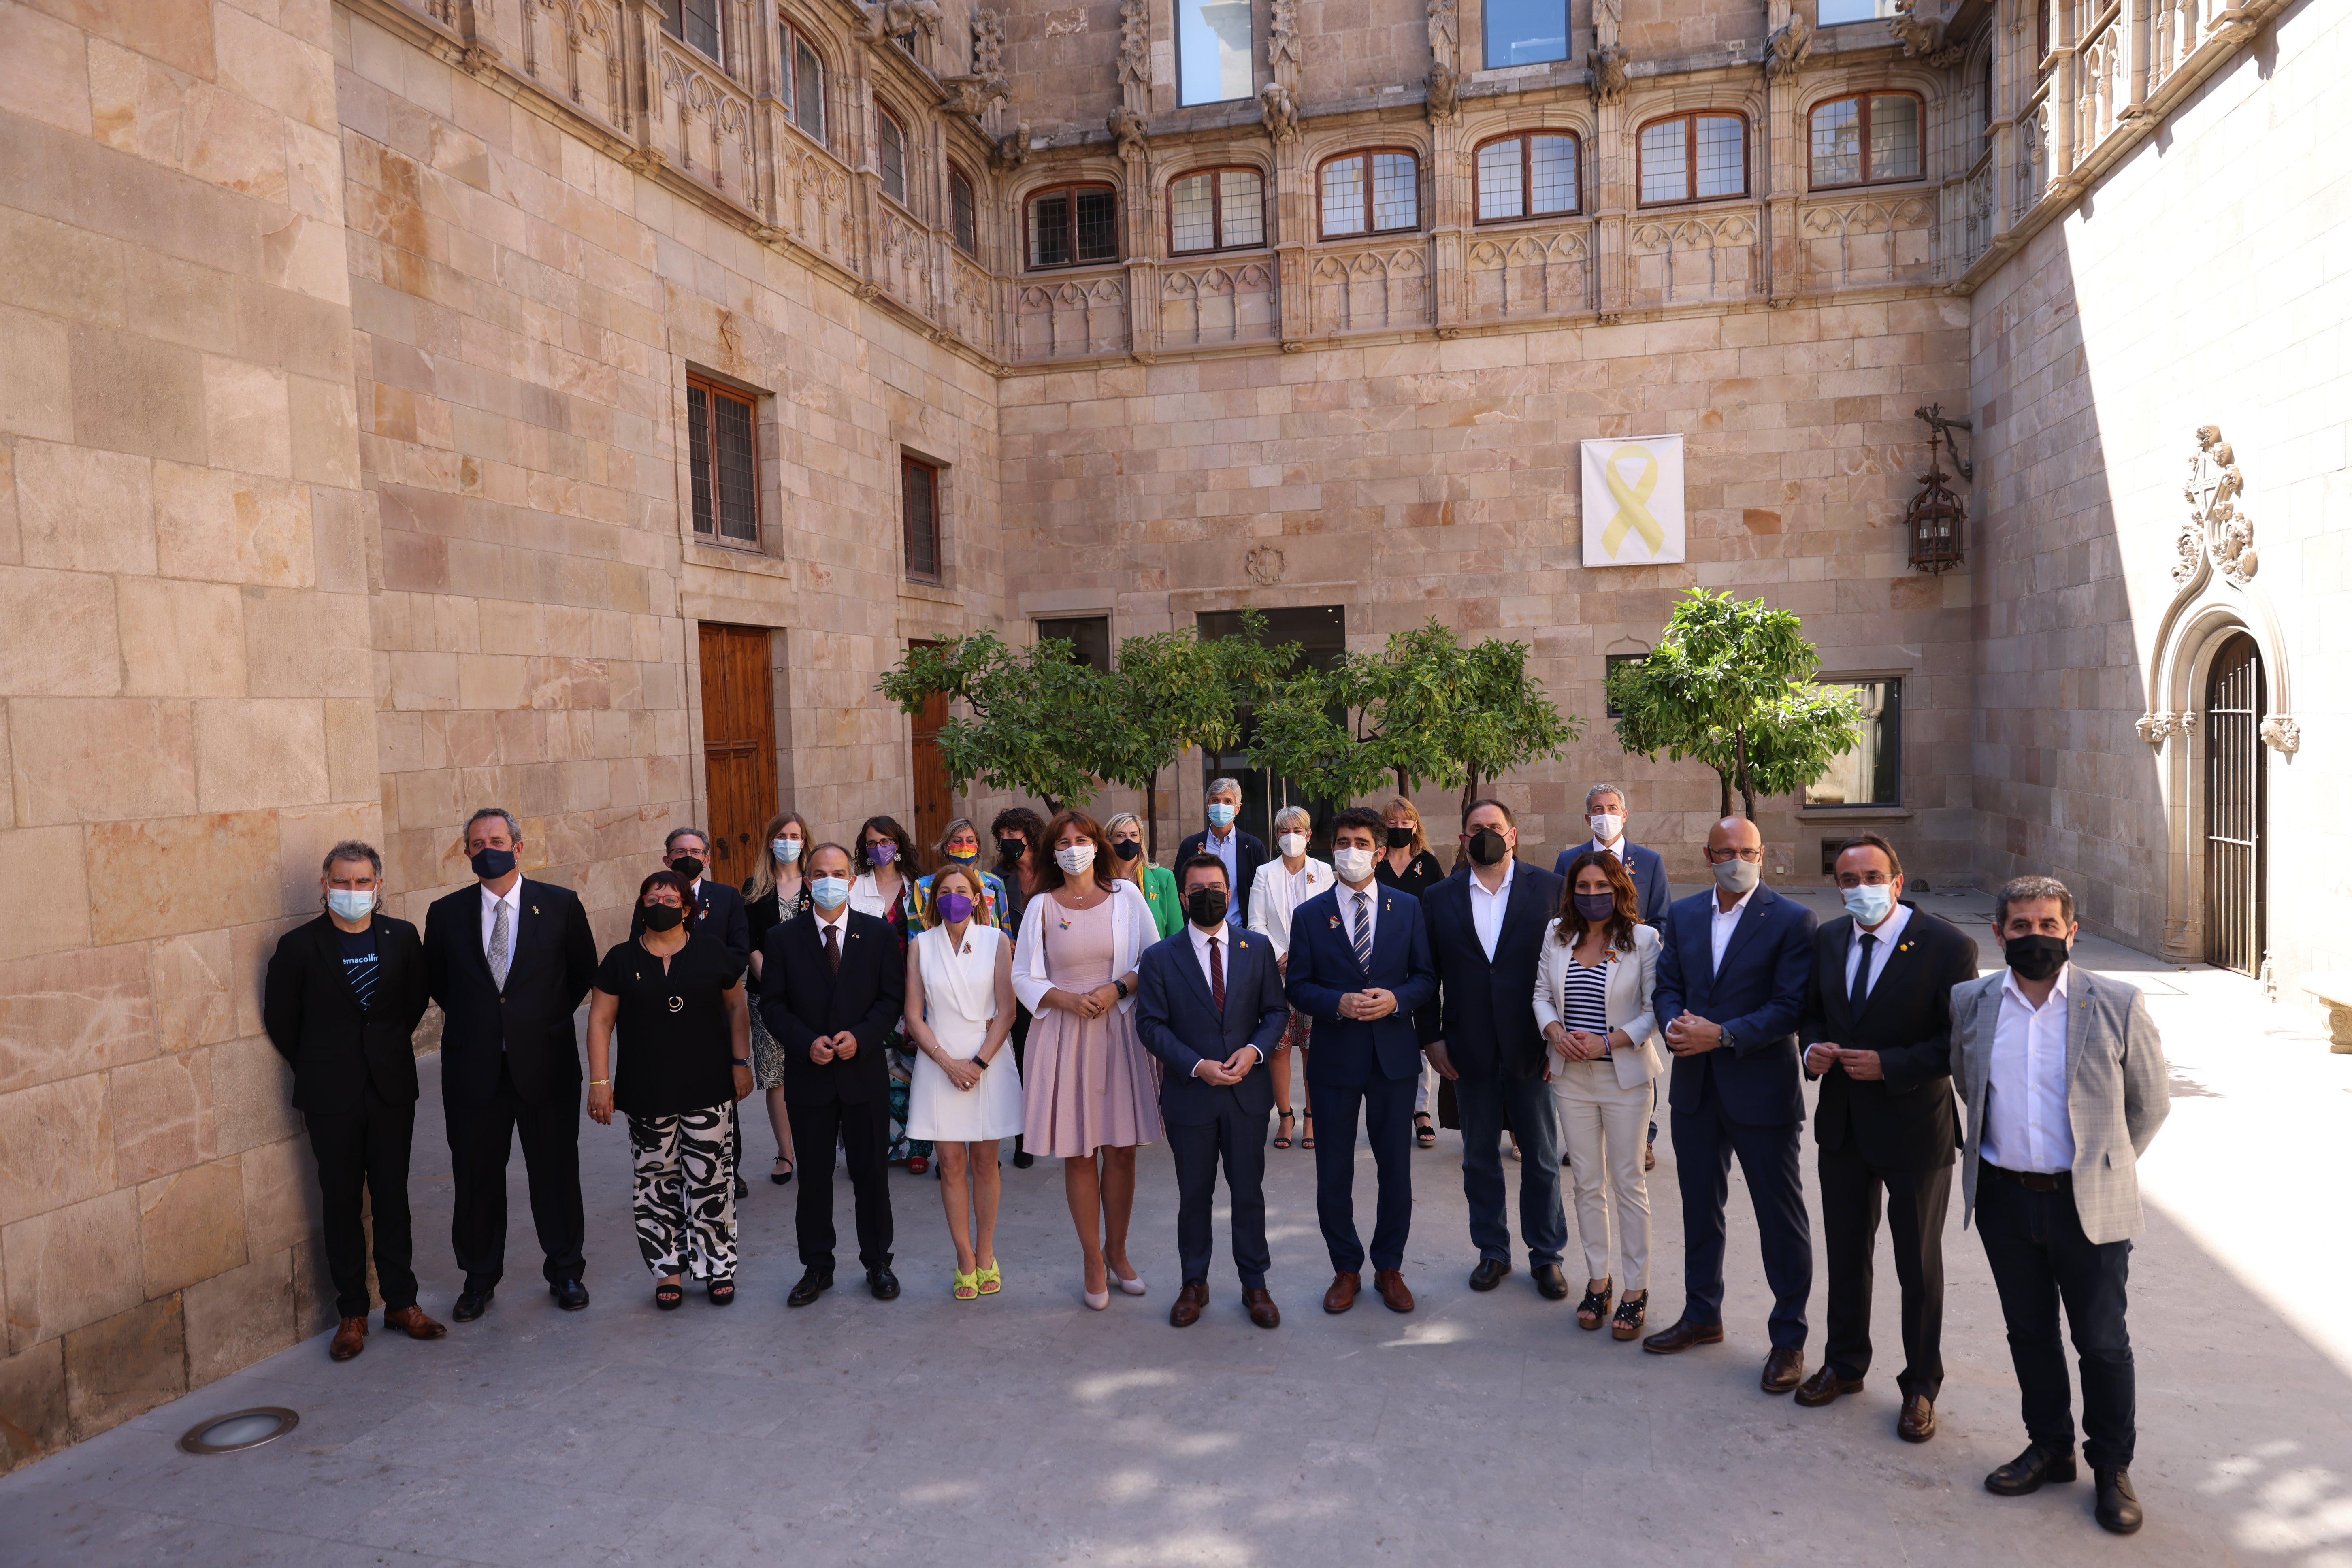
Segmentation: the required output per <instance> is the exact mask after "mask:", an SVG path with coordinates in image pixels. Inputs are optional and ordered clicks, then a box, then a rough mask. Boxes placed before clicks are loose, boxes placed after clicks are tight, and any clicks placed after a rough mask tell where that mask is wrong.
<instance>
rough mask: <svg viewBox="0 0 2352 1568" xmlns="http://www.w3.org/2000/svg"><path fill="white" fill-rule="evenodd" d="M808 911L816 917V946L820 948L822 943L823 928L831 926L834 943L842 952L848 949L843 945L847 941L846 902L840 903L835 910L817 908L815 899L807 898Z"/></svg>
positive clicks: (847, 909) (847, 908)
mask: <svg viewBox="0 0 2352 1568" xmlns="http://www.w3.org/2000/svg"><path fill="white" fill-rule="evenodd" d="M809 913H811V914H813V915H814V916H815V917H816V944H817V946H819V947H820V948H822V947H823V946H824V928H825V927H827V926H833V927H835V931H834V936H833V941H834V945H835V947H838V948H840V949H841V951H842V952H848V951H849V950H848V948H847V947H846V946H845V943H846V942H848V941H849V906H848V905H847V904H844V905H842V906H841V908H839V909H837V910H821V909H818V908H817V907H816V900H814V899H812V900H809Z"/></svg>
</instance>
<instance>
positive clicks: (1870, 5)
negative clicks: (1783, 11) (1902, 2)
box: [1816, 0, 1895, 27]
mask: <svg viewBox="0 0 2352 1568" xmlns="http://www.w3.org/2000/svg"><path fill="white" fill-rule="evenodd" d="M1818 3H1819V5H1820V7H1821V10H1820V15H1819V16H1818V17H1817V18H1816V22H1817V25H1819V26H1823V27H1834V26H1837V25H1838V24H1839V23H1841V22H1868V21H1873V20H1874V19H1876V18H1878V17H1882V16H1893V15H1895V0H1818Z"/></svg>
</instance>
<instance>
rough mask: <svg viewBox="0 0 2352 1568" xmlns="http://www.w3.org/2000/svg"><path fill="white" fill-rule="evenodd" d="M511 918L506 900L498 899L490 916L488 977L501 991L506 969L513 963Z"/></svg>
mask: <svg viewBox="0 0 2352 1568" xmlns="http://www.w3.org/2000/svg"><path fill="white" fill-rule="evenodd" d="M512 918H513V917H511V916H510V915H509V913H508V912H507V902H506V900H504V899H500V900H499V902H498V905H497V909H496V910H495V912H494V913H492V915H491V916H490V978H491V979H492V980H495V981H497V982H498V986H499V990H501V991H503V990H505V989H506V988H507V970H508V968H509V966H511V965H512V964H513V963H514V930H513V928H512V926H511V925H510V924H509V921H510V920H511V919H512Z"/></svg>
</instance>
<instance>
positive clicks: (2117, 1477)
mask: <svg viewBox="0 0 2352 1568" xmlns="http://www.w3.org/2000/svg"><path fill="white" fill-rule="evenodd" d="M2091 1478H2092V1479H2094V1480H2095V1481H2097V1482H2098V1484H2099V1506H2098V1518H2099V1528H2100V1529H2102V1530H2105V1531H2113V1532H2114V1533H2116V1534H2117V1535H2129V1534H2130V1533H2131V1532H2132V1531H2135V1530H2137V1529H2138V1528H2139V1527H2140V1523H2141V1521H2142V1519H2143V1517H2144V1516H2143V1515H2142V1514H2141V1513H2140V1509H2139V1494H2138V1493H2137V1492H2135V1491H2133V1490H2132V1484H2131V1472H2130V1471H2129V1470H2093V1471H2092V1472H2091Z"/></svg>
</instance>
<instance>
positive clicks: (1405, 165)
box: [1323, 152, 1421, 239]
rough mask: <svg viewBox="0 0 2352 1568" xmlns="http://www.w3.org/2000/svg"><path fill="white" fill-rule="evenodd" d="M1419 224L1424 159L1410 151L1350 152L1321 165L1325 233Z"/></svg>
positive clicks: (1365, 231) (1332, 236)
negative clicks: (1421, 159)
mask: <svg viewBox="0 0 2352 1568" xmlns="http://www.w3.org/2000/svg"><path fill="white" fill-rule="evenodd" d="M1420 226H1421V161H1420V160H1419V159H1418V158H1415V157H1414V156H1413V155H1412V153H1398V152H1385V153H1348V154H1347V155H1346V156H1345V157H1339V158H1334V159H1332V160H1331V161H1330V162H1329V163H1326V164H1324V165H1323V237H1324V238H1326V239H1338V238H1340V237H1343V236H1346V235H1351V234H1388V233H1391V232H1392V231H1394V230H1397V229H1402V228H1419V227H1420Z"/></svg>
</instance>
